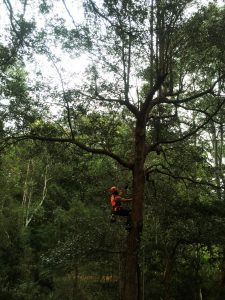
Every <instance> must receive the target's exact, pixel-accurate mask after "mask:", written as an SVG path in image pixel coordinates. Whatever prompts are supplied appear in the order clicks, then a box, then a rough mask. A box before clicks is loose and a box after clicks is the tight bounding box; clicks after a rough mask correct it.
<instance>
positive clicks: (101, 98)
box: [76, 90, 139, 116]
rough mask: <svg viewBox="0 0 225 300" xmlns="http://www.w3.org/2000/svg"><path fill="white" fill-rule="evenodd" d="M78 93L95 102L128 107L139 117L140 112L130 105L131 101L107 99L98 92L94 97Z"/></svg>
mask: <svg viewBox="0 0 225 300" xmlns="http://www.w3.org/2000/svg"><path fill="white" fill-rule="evenodd" d="M76 92H77V93H79V94H80V95H82V96H84V97H87V98H89V99H91V100H93V101H105V102H110V103H113V102H114V103H119V104H120V105H123V106H126V107H127V108H128V109H129V111H130V112H132V113H133V114H134V115H135V116H137V115H138V113H139V111H138V109H137V107H136V106H135V105H133V104H132V103H130V102H129V101H124V100H122V99H115V98H105V97H104V96H102V95H100V94H99V93H97V92H96V94H95V95H94V96H92V95H88V94H85V93H83V92H82V91H79V90H76Z"/></svg>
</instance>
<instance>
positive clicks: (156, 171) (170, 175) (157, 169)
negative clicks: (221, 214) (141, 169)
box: [146, 166, 221, 189]
mask: <svg viewBox="0 0 225 300" xmlns="http://www.w3.org/2000/svg"><path fill="white" fill-rule="evenodd" d="M163 168H164V169H165V170H166V171H164V170H160V169H159V168H157V167H156V168H152V169H151V170H147V171H146V176H149V174H151V173H159V174H162V175H166V176H168V177H172V178H174V179H177V180H182V181H189V182H192V183H194V184H198V185H206V186H210V187H212V188H214V189H221V187H220V186H217V185H215V184H213V183H211V182H208V181H204V180H196V179H194V178H191V177H187V176H178V175H175V174H173V173H172V172H170V171H169V170H168V169H167V168H166V167H165V166H163Z"/></svg>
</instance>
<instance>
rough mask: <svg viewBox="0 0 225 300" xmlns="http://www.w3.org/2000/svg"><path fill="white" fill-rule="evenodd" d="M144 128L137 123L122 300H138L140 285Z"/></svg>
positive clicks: (139, 297)
mask: <svg viewBox="0 0 225 300" xmlns="http://www.w3.org/2000/svg"><path fill="white" fill-rule="evenodd" d="M144 128H145V127H144V126H143V120H141V122H139V121H137V127H136V135H135V137H136V148H135V163H134V169H133V205H132V229H131V231H130V232H129V234H128V237H127V251H126V260H125V264H126V265H125V286H124V295H123V299H124V300H140V299H141V284H140V269H139V261H138V253H139V248H140V240H141V232H142V226H143V202H144V184H145V176H144V161H145V129H144Z"/></svg>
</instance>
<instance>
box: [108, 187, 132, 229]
mask: <svg viewBox="0 0 225 300" xmlns="http://www.w3.org/2000/svg"><path fill="white" fill-rule="evenodd" d="M110 192H111V199H110V201H111V205H112V214H111V219H110V222H111V223H114V222H116V216H123V217H127V221H126V223H125V225H126V229H127V230H129V229H131V209H130V208H125V207H122V203H127V202H131V201H132V199H131V198H130V199H125V198H123V197H121V195H122V192H120V193H119V192H118V190H117V188H116V187H115V186H112V187H111V188H110Z"/></svg>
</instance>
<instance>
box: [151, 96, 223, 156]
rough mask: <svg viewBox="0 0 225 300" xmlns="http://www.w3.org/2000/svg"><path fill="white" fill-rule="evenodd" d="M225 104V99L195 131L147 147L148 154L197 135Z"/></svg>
mask: <svg viewBox="0 0 225 300" xmlns="http://www.w3.org/2000/svg"><path fill="white" fill-rule="evenodd" d="M224 104H225V99H223V101H222V102H221V103H220V104H219V105H218V107H217V109H216V110H215V111H214V113H212V114H211V115H209V117H208V118H207V119H206V120H205V122H203V123H202V124H201V125H199V126H197V127H196V128H195V129H194V130H192V131H190V132H188V133H186V134H184V135H183V136H181V137H179V138H177V139H174V140H170V141H169V140H160V141H157V142H156V143H154V144H152V145H149V146H147V147H146V153H149V152H151V151H156V148H157V146H158V145H159V144H164V145H166V144H173V143H177V142H181V141H184V140H186V139H188V138H189V137H191V136H193V135H194V134H196V133H197V132H198V131H199V130H201V129H202V128H204V126H205V125H206V124H208V123H209V122H210V121H211V120H212V119H213V117H214V116H215V115H216V114H217V113H218V112H219V110H220V109H221V107H222V106H223V105H224Z"/></svg>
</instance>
